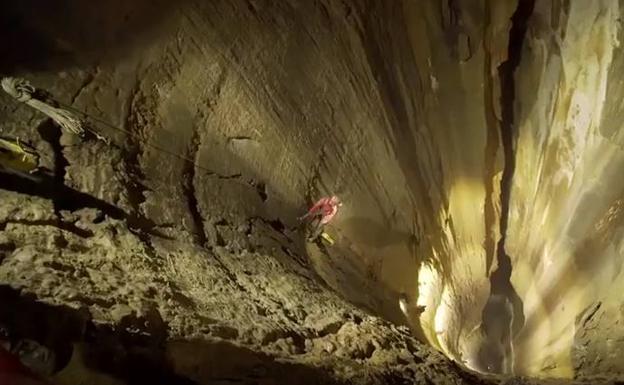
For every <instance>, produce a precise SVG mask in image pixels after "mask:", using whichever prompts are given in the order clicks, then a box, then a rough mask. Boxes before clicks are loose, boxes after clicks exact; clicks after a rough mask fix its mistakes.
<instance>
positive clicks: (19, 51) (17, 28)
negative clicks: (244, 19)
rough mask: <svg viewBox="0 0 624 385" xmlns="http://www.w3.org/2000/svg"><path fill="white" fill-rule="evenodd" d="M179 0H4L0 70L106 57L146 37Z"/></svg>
mask: <svg viewBox="0 0 624 385" xmlns="http://www.w3.org/2000/svg"><path fill="white" fill-rule="evenodd" d="M183 2H184V1H182V2H181V1H175V2H172V1H166V0H129V1H125V0H112V1H103V2H84V1H80V0H62V1H55V2H50V1H45V0H22V1H6V2H3V3H2V6H0V33H1V36H2V39H3V40H4V43H3V44H2V45H1V46H0V47H1V48H0V55H1V57H2V58H4V59H3V60H2V63H1V64H0V73H11V74H13V73H15V72H16V71H18V72H21V71H24V70H28V71H42V70H63V69H67V68H69V67H74V66H79V65H89V64H96V63H98V62H100V61H109V60H111V59H112V58H113V57H117V56H118V55H120V54H123V53H124V52H125V51H127V50H128V49H131V48H132V47H135V46H137V44H141V43H143V42H146V41H149V39H150V38H151V37H153V36H154V35H155V34H156V33H157V31H158V29H159V28H161V27H162V26H163V23H164V22H165V19H166V17H167V16H168V15H170V14H171V12H173V11H175V9H177V8H179V7H180V5H181V3H183Z"/></svg>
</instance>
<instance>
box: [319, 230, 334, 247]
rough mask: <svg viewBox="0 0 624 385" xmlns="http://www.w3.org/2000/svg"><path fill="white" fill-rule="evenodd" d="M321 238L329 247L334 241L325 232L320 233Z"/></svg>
mask: <svg viewBox="0 0 624 385" xmlns="http://www.w3.org/2000/svg"><path fill="white" fill-rule="evenodd" d="M321 238H323V239H324V240H325V241H327V243H329V244H330V245H333V244H334V240H333V239H332V237H330V236H329V234H327V233H326V232H323V233H321Z"/></svg>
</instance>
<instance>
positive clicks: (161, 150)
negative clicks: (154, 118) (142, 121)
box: [59, 103, 216, 175]
mask: <svg viewBox="0 0 624 385" xmlns="http://www.w3.org/2000/svg"><path fill="white" fill-rule="evenodd" d="M59 104H61V103H59ZM61 105H62V106H63V108H66V109H67V110H70V111H72V112H74V113H76V114H80V115H82V116H83V117H85V118H89V119H91V120H93V121H94V122H97V123H100V124H102V125H104V126H106V127H108V128H111V129H113V130H117V131H119V132H123V133H124V134H126V135H132V132H130V131H128V130H125V129H123V128H121V127H117V126H115V125H114V124H112V123H109V122H107V121H106V120H103V119H101V118H98V117H96V116H93V115H90V114H88V113H86V112H84V111H81V110H79V109H77V108H74V107H72V106H69V105H66V104H61ZM143 145H144V146H146V147H151V148H153V149H154V150H156V151H158V152H161V153H164V154H167V155H170V156H173V157H175V158H177V159H180V160H183V161H185V162H189V163H191V164H192V165H194V166H195V167H196V168H197V169H200V170H204V171H206V172H207V173H209V174H211V175H215V174H216V172H214V171H212V170H210V169H208V168H206V167H203V166H200V165H199V164H197V163H195V161H194V160H193V159H191V158H189V157H186V156H184V155H180V154H178V153H175V152H173V151H170V150H167V149H166V148H163V147H160V146H158V145H156V144H152V143H149V142H143Z"/></svg>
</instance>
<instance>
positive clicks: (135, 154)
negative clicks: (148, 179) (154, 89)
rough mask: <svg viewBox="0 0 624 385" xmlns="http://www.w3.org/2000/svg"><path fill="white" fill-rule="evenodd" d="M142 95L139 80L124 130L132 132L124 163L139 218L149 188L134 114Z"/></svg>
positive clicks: (131, 198) (129, 102)
mask: <svg viewBox="0 0 624 385" xmlns="http://www.w3.org/2000/svg"><path fill="white" fill-rule="evenodd" d="M139 95H140V83H139V81H138V79H137V80H136V81H135V84H134V86H133V87H132V90H131V91H130V96H129V97H128V101H127V105H126V109H127V112H126V118H125V121H124V129H125V130H126V131H128V132H130V135H129V138H128V141H129V143H130V144H129V147H128V149H127V150H126V151H124V163H125V165H126V170H127V172H128V178H129V179H128V180H127V181H126V191H127V194H128V201H129V202H130V206H131V207H132V210H133V211H134V212H135V214H136V215H137V216H140V215H141V204H143V203H144V202H145V191H146V190H147V187H146V186H145V185H144V184H143V182H142V181H143V180H145V173H144V172H143V169H142V168H141V162H140V159H141V154H142V153H143V151H142V147H141V143H140V140H139V138H138V134H137V133H136V132H135V130H134V128H135V127H134V124H133V123H134V120H135V118H134V114H133V111H135V110H136V105H137V104H138V102H139Z"/></svg>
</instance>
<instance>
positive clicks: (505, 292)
mask: <svg viewBox="0 0 624 385" xmlns="http://www.w3.org/2000/svg"><path fill="white" fill-rule="evenodd" d="M534 5H535V0H520V1H519V3H518V6H517V8H516V10H515V12H514V14H513V16H512V18H511V29H510V32H509V45H508V49H507V60H506V61H504V62H503V63H501V65H500V66H499V67H498V76H499V78H500V87H501V99H500V103H501V122H500V137H501V141H502V147H503V156H504V161H505V164H504V168H503V175H502V179H501V194H500V202H501V217H500V239H499V240H498V243H497V245H496V258H497V261H498V268H497V270H496V271H494V272H493V273H492V275H491V276H490V299H489V300H488V303H490V304H491V306H486V307H485V308H484V309H483V316H482V318H483V324H482V328H483V329H484V330H483V332H484V334H485V335H486V336H488V337H490V338H494V337H495V336H490V333H491V330H489V329H490V328H489V327H488V326H487V325H493V324H494V323H505V322H507V325H501V326H506V327H507V329H508V330H510V333H509V335H507V336H506V339H507V340H508V341H507V343H508V344H511V343H512V340H513V335H515V334H516V333H517V332H518V331H519V330H520V329H521V328H522V325H523V324H524V312H523V305H522V300H521V298H520V296H519V295H518V294H517V293H516V291H515V289H514V287H513V285H512V284H511V281H510V278H511V272H512V265H511V258H510V257H509V255H508V254H507V252H506V250H505V240H506V236H507V228H508V224H509V207H510V200H511V188H512V181H513V176H514V172H515V167H516V159H515V149H514V140H515V132H514V125H515V124H516V122H515V120H514V119H515V118H514V102H515V97H516V84H515V79H514V75H515V71H516V69H517V68H518V65H519V64H520V60H521V57H522V48H523V42H524V38H525V35H526V31H527V28H528V20H529V18H530V17H531V14H532V13H533V8H534ZM508 306H511V309H509V310H510V311H511V314H510V315H509V317H501V316H500V315H501V314H502V313H506V312H509V310H506V309H507V308H508ZM495 329H499V328H495ZM501 329H503V330H504V329H505V328H501ZM486 349H488V346H482V350H481V352H480V353H483V355H481V357H486V356H488V359H487V360H485V359H484V360H485V361H488V360H489V362H481V364H482V365H483V367H484V368H485V369H487V370H490V371H493V372H499V373H501V372H505V373H507V372H509V371H510V370H513V368H512V367H513V361H514V357H513V356H512V357H509V356H508V353H509V352H505V353H503V354H502V355H501V353H500V352H499V353H498V354H489V355H488V354H486V353H485V350H486ZM482 359H483V358H482ZM505 362H507V363H509V362H511V363H512V364H511V365H509V364H508V365H504V363H505Z"/></svg>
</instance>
